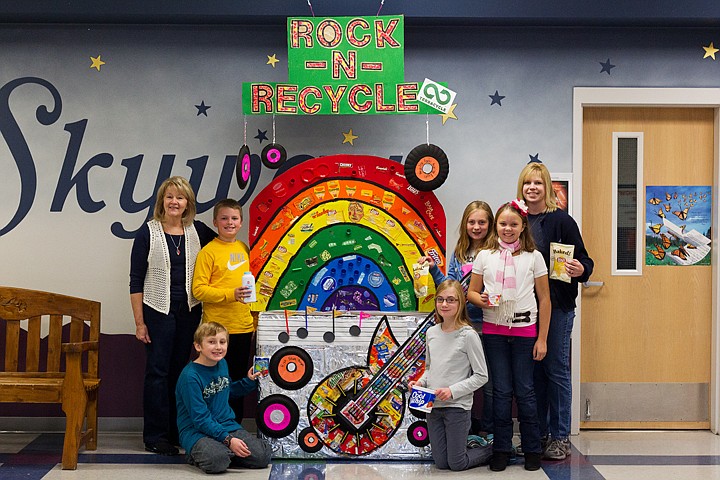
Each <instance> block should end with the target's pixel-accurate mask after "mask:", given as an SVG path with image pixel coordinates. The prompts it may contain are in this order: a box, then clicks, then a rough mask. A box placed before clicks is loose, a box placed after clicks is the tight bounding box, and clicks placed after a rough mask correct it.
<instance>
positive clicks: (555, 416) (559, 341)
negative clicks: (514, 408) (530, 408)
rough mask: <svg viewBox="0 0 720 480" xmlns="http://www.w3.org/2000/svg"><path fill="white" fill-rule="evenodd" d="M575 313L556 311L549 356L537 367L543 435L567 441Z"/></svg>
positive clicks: (553, 319)
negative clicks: (572, 335) (571, 344)
mask: <svg viewBox="0 0 720 480" xmlns="http://www.w3.org/2000/svg"><path fill="white" fill-rule="evenodd" d="M574 320H575V310H572V311H570V312H564V311H562V310H560V309H559V308H554V309H553V311H552V316H551V317H550V330H549V332H548V338H547V356H546V357H545V358H544V359H543V360H542V361H541V362H538V363H537V365H536V366H535V394H536V395H537V407H538V420H539V422H540V434H541V435H543V436H544V435H547V434H550V435H551V436H552V437H553V438H559V439H564V438H567V437H568V435H570V418H571V414H570V410H571V408H572V379H571V378H570V334H571V333H572V329H573V322H574Z"/></svg>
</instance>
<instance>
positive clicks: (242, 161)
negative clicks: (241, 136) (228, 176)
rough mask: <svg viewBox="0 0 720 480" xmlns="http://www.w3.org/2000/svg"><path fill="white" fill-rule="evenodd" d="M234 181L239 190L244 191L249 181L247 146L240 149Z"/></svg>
mask: <svg viewBox="0 0 720 480" xmlns="http://www.w3.org/2000/svg"><path fill="white" fill-rule="evenodd" d="M235 180H236V181H237V184H238V187H240V190H244V189H245V187H247V184H248V182H249V181H250V147H248V146H247V145H243V146H242V147H240V153H238V157H237V162H236V163H235Z"/></svg>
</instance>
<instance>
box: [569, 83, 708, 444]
mask: <svg viewBox="0 0 720 480" xmlns="http://www.w3.org/2000/svg"><path fill="white" fill-rule="evenodd" d="M584 107H688V108H693V107H696V108H700V107H702V108H712V109H714V112H715V115H714V130H715V134H714V140H713V141H714V155H713V156H714V159H713V165H714V167H713V185H712V195H713V207H712V215H711V218H712V225H714V226H715V227H714V228H713V229H712V238H711V240H712V245H714V247H713V249H712V252H711V257H710V258H711V263H712V267H711V268H712V274H711V276H712V287H711V291H712V334H711V343H712V345H711V354H710V361H711V362H712V365H711V371H710V430H711V431H712V432H713V433H715V434H716V435H717V434H718V433H719V430H720V366H718V359H719V358H720V353H719V352H720V331H719V327H720V310H719V308H718V303H719V301H720V277H719V276H720V265H718V263H720V251H719V250H720V244H719V243H718V241H719V240H720V228H717V226H718V225H720V209H719V208H718V207H717V205H718V201H720V197H719V196H718V186H719V185H720V88H624V87H623V88H609V87H574V88H573V133H572V135H573V143H572V145H573V147H572V156H573V164H572V167H573V168H572V172H573V179H574V181H573V188H572V203H573V212H574V214H573V218H574V219H575V221H576V222H577V224H578V226H579V227H580V229H581V230H582V178H583V177H582V169H583V108H584ZM590 253H591V254H592V252H590ZM591 280H593V281H602V280H603V279H602V278H597V279H594V278H591ZM581 288H582V287H581ZM601 288H602V287H601ZM581 333H582V295H579V296H578V302H577V309H576V321H575V328H574V331H573V336H572V340H571V342H572V343H571V345H572V358H571V360H570V362H571V365H572V392H573V398H572V424H571V433H572V434H573V435H577V434H578V433H579V432H580V416H581V402H580V373H581V372H580V369H581V367H582V366H581V362H580V359H581V352H580V349H581V348H582V346H581V343H582V341H581V339H582V335H581Z"/></svg>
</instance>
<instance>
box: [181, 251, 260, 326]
mask: <svg viewBox="0 0 720 480" xmlns="http://www.w3.org/2000/svg"><path fill="white" fill-rule="evenodd" d="M249 271H250V250H249V249H248V247H247V245H245V243H243V242H241V241H240V240H236V241H235V242H233V243H227V242H223V241H222V240H220V239H218V238H215V239H214V240H213V241H212V242H210V243H208V244H207V245H205V247H203V249H202V250H200V253H199V254H198V257H197V262H196V263H195V275H194V276H193V288H192V289H193V295H195V298H197V299H198V300H200V301H201V302H203V322H218V323H220V324H222V325H224V326H225V328H227V329H228V332H229V333H249V332H253V331H254V330H255V326H254V324H253V318H252V315H251V314H250V306H249V305H247V304H245V303H243V302H238V301H236V300H235V289H236V288H238V287H241V286H242V276H243V274H244V273H245V272H249Z"/></svg>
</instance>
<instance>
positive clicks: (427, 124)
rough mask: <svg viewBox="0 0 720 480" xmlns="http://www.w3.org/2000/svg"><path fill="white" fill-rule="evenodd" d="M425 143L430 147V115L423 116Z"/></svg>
mask: <svg viewBox="0 0 720 480" xmlns="http://www.w3.org/2000/svg"><path fill="white" fill-rule="evenodd" d="M425 142H426V143H427V144H428V145H430V114H429V113H426V114H425Z"/></svg>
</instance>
